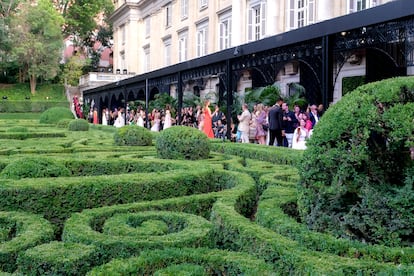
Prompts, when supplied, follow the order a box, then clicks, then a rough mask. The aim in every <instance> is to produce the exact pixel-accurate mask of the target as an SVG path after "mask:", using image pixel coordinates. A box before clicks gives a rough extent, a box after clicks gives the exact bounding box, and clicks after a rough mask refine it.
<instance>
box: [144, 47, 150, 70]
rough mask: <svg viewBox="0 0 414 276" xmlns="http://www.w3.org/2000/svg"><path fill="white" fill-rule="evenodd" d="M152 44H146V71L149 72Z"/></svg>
mask: <svg viewBox="0 0 414 276" xmlns="http://www.w3.org/2000/svg"><path fill="white" fill-rule="evenodd" d="M150 65H151V64H150V46H149V45H146V46H144V72H149V71H150V69H151V67H150Z"/></svg>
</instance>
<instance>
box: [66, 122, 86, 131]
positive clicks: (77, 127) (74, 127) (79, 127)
mask: <svg viewBox="0 0 414 276" xmlns="http://www.w3.org/2000/svg"><path fill="white" fill-rule="evenodd" d="M68 128H69V130H70V131H88V130H89V123H88V121H86V120H84V119H77V120H72V121H71V122H70V123H69V125H68Z"/></svg>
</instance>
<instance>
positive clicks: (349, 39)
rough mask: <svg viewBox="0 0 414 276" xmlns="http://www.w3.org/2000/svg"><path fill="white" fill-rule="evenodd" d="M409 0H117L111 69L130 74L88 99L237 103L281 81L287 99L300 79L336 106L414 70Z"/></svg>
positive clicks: (309, 94) (109, 103)
mask: <svg viewBox="0 0 414 276" xmlns="http://www.w3.org/2000/svg"><path fill="white" fill-rule="evenodd" d="M411 2H412V1H410V0H396V1H390V0H335V1H332V0H191V1H190V0H123V1H122V0H114V4H115V11H114V13H113V14H112V16H111V17H110V20H111V22H112V23H113V31H114V46H113V66H114V68H113V72H114V74H117V73H118V74H126V73H127V74H128V75H130V76H131V77H129V78H128V79H125V80H121V81H117V82H116V83H115V82H114V83H110V84H107V85H104V86H101V87H97V88H93V89H89V90H86V91H84V98H85V99H86V100H87V101H88V100H89V101H91V100H93V101H94V103H95V104H96V105H97V106H98V107H100V106H106V107H109V108H113V107H115V106H116V105H120V104H121V103H124V104H125V103H126V102H127V101H132V100H137V99H139V100H146V101H149V100H151V99H153V98H154V95H155V94H157V93H168V94H170V95H171V96H173V97H176V98H177V99H178V103H179V104H180V105H182V95H183V93H187V92H192V93H195V94H197V95H199V96H200V97H203V96H205V95H207V94H211V93H215V94H217V95H218V96H217V101H220V102H227V105H229V106H230V107H231V102H232V98H233V97H234V95H235V94H234V93H239V94H243V93H244V91H246V89H252V88H257V87H263V86H266V85H270V84H273V83H275V82H276V83H278V84H279V86H280V88H281V91H282V94H283V95H286V96H289V95H290V94H291V93H293V92H294V89H291V88H292V87H293V86H292V84H300V85H301V86H303V87H304V88H305V89H306V98H307V99H308V101H309V102H310V103H323V104H324V105H325V106H328V105H330V104H332V103H335V102H336V101H338V100H339V99H340V98H341V97H342V95H343V93H345V92H346V91H345V90H344V86H349V85H348V84H349V83H352V82H363V83H366V82H371V81H375V80H380V79H384V78H389V77H393V76H404V75H413V74H414V69H413V68H414V54H413V52H414V33H413V32H414V31H413V30H414V23H413V22H414V5H412V3H411ZM228 91H231V93H227V92H228ZM292 91H293V92H292Z"/></svg>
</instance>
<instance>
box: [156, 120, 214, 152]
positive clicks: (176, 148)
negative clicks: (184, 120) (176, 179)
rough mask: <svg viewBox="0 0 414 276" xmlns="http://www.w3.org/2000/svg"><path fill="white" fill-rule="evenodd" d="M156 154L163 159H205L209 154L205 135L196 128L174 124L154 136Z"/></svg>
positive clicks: (208, 145)
mask: <svg viewBox="0 0 414 276" xmlns="http://www.w3.org/2000/svg"><path fill="white" fill-rule="evenodd" d="M155 147H156V150H157V155H158V157H160V158H164V159H189V160H198V159H206V158H208V156H209V154H210V144H209V141H208V138H207V136H206V135H205V134H204V133H203V132H201V131H199V130H198V129H195V128H192V127H185V126H174V127H171V128H168V129H166V130H163V131H162V132H160V134H159V135H158V137H157V138H156V143H155Z"/></svg>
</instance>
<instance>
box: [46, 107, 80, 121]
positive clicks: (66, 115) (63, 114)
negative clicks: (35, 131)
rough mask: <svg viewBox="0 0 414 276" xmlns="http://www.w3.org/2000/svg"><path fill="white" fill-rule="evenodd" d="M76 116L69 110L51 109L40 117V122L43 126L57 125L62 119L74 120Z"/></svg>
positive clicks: (61, 108) (63, 108) (62, 108)
mask: <svg viewBox="0 0 414 276" xmlns="http://www.w3.org/2000/svg"><path fill="white" fill-rule="evenodd" d="M73 118H74V116H73V114H72V112H71V111H70V110H69V108H66V107H51V108H49V109H48V110H46V111H45V112H43V113H42V115H40V119H39V122H40V123H41V124H56V123H57V122H58V121H60V120H62V119H73Z"/></svg>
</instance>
